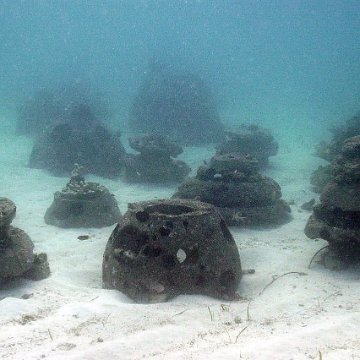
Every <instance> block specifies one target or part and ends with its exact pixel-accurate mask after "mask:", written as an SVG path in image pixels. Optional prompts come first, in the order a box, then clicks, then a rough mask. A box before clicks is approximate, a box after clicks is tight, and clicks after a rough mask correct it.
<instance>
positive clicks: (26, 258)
mask: <svg viewBox="0 0 360 360" xmlns="http://www.w3.org/2000/svg"><path fill="white" fill-rule="evenodd" d="M15 215H16V206H15V204H14V203H13V202H12V201H11V200H9V199H7V198H0V286H1V285H2V284H4V283H5V282H7V281H9V280H12V279H14V278H17V277H24V278H27V279H31V280H42V279H45V278H46V277H48V276H49V275H50V268H49V264H48V262H47V256H46V254H45V253H41V254H34V253H33V249H34V244H33V242H32V241H31V239H30V237H29V236H28V235H27V234H26V233H25V232H24V231H22V230H20V229H18V228H16V227H14V226H12V225H11V223H12V221H13V220H14V218H15Z"/></svg>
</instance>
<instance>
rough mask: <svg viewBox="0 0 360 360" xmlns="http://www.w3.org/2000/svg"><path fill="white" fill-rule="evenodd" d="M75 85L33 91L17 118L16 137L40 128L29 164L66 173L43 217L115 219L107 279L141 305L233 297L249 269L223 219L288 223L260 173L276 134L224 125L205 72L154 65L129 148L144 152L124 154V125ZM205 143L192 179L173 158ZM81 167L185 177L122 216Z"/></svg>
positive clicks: (145, 178)
mask: <svg viewBox="0 0 360 360" xmlns="http://www.w3.org/2000/svg"><path fill="white" fill-rule="evenodd" d="M65 93H66V92H65ZM69 93H71V92H68V93H66V96H63V95H62V93H61V94H60V96H56V93H53V92H42V93H38V94H37V95H36V96H35V97H34V98H32V99H30V100H29V101H28V102H27V103H26V104H25V106H23V108H22V109H21V111H20V114H19V118H18V129H17V132H18V134H27V135H37V137H36V139H35V142H34V146H33V149H32V152H31V155H30V161H29V165H30V167H34V168H41V169H46V170H48V171H49V172H50V173H52V174H53V175H61V176H63V175H70V174H71V178H70V181H69V182H68V183H67V185H66V186H65V188H64V189H62V190H61V191H57V192H55V194H54V200H53V203H52V204H51V205H50V207H49V208H48V209H47V211H46V213H45V216H44V218H45V222H46V223H47V224H50V225H54V226H58V227H62V228H69V227H70V228H74V227H102V226H109V225H112V224H114V223H118V225H117V226H116V228H115V230H114V231H113V233H112V235H111V237H110V239H109V241H108V244H107V246H106V249H105V253H104V257H103V282H104V286H106V287H108V288H116V289H118V290H121V291H122V292H124V293H125V294H127V295H128V296H129V297H131V298H132V299H134V300H135V301H138V302H154V301H164V300H167V299H169V298H172V297H174V296H176V295H179V294H194V293H196V294H205V295H210V296H215V297H218V298H222V299H227V300H234V299H237V297H238V295H237V288H238V285H239V282H240V279H241V276H242V270H241V263H240V256H239V253H238V249H237V246H236V244H235V242H234V239H233V238H232V235H231V233H230V232H229V230H228V228H227V226H228V225H236V226H253V225H277V224H281V223H284V222H285V221H287V220H288V219H289V213H290V208H289V206H288V205H287V204H286V203H285V201H283V200H282V199H281V190H280V186H279V185H278V184H277V183H276V182H275V181H274V180H272V179H270V178H267V177H265V176H263V175H261V174H260V173H259V170H260V168H264V167H265V166H266V165H267V164H268V159H269V157H270V156H273V155H275V154H276V153H277V148H278V146H277V143H276V142H275V140H274V138H273V137H272V135H271V134H270V133H269V132H268V131H267V130H266V129H263V128H260V127H258V126H255V125H250V126H245V125H243V126H241V127H239V128H238V129H236V130H235V131H231V132H225V131H224V127H223V125H222V124H221V122H220V118H219V115H218V113H217V109H216V106H215V101H214V99H213V98H212V96H211V94H210V91H209V89H208V88H207V86H206V85H205V83H204V82H203V81H202V80H201V79H200V78H199V77H198V76H195V75H193V74H186V73H179V72H176V71H173V70H169V69H166V68H163V67H161V66H158V65H157V64H153V66H152V67H151V69H150V71H149V72H148V73H147V76H146V78H145V80H144V82H143V83H142V85H141V87H140V90H139V92H138V94H137V96H136V98H135V99H134V102H133V104H132V108H131V111H130V119H129V125H130V127H131V128H132V129H133V130H134V131H136V132H137V133H138V134H140V135H138V136H133V137H130V138H129V145H130V147H131V148H132V150H134V151H135V152H137V153H133V152H132V153H127V152H126V151H125V149H124V147H123V146H122V144H121V141H120V136H119V133H114V132H112V131H111V130H109V129H108V128H107V127H106V126H105V123H104V120H106V111H104V108H102V109H101V111H98V109H97V106H98V105H99V103H97V102H96V101H92V99H91V97H90V98H89V97H87V96H79V93H77V96H76V97H74V100H73V101H69V99H70V98H69V97H68V94H69ZM169 135H171V138H170V137H169ZM207 143H217V144H218V145H217V147H216V154H215V156H214V157H213V158H212V159H211V160H210V162H209V163H208V164H207V165H205V166H202V167H200V168H199V169H198V172H197V175H196V177H195V178H194V179H188V180H187V179H186V177H187V176H188V174H189V173H190V170H191V169H190V167H189V166H188V165H187V164H186V163H185V162H183V161H181V160H177V159H176V157H177V156H179V155H180V154H181V153H182V152H183V147H182V146H184V145H194V144H195V145H198V144H207ZM86 173H92V174H96V175H99V176H102V177H110V178H115V177H119V178H122V179H123V180H125V181H127V182H134V183H137V182H142V183H181V182H183V184H182V185H180V188H179V190H178V192H177V193H176V194H175V196H174V198H173V199H165V200H158V201H149V202H141V203H135V204H129V209H128V211H127V212H126V214H125V215H124V216H121V214H120V211H119V208H118V205H117V202H116V200H115V197H114V196H113V195H112V194H111V193H110V192H109V191H108V190H107V189H106V188H105V187H104V186H102V185H100V184H98V183H94V182H86V181H85V178H84V174H86ZM176 197H177V198H176ZM180 197H181V198H183V199H179V198H180ZM34 262H35V261H34Z"/></svg>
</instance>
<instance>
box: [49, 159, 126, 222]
mask: <svg viewBox="0 0 360 360" xmlns="http://www.w3.org/2000/svg"><path fill="white" fill-rule="evenodd" d="M82 171H83V169H82V168H81V167H80V166H79V165H78V164H75V167H74V170H73V171H72V174H71V178H70V181H69V182H68V183H67V185H66V187H65V188H64V189H62V190H61V191H57V192H56V193H55V195H54V201H53V203H52V204H51V206H50V207H49V208H48V209H47V211H46V213H45V222H46V223H47V224H49V225H54V226H57V227H61V228H78V227H93V228H101V227H104V226H110V225H112V224H115V223H116V222H117V221H119V219H120V216H121V214H120V210H119V208H118V204H117V201H116V200H115V197H114V195H112V194H111V193H110V192H109V190H108V189H107V188H106V187H105V186H102V185H100V184H98V183H94V182H86V181H85V178H84V177H83V175H82Z"/></svg>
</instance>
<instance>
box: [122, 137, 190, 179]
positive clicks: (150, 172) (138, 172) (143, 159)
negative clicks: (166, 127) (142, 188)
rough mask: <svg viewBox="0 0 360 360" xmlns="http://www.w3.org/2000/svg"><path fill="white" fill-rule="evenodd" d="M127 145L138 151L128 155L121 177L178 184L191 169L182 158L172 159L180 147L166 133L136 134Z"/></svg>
mask: <svg viewBox="0 0 360 360" xmlns="http://www.w3.org/2000/svg"><path fill="white" fill-rule="evenodd" d="M129 144H130V147H131V148H133V149H134V150H136V151H138V152H139V153H140V154H127V157H126V161H125V171H124V173H125V174H124V175H125V176H124V177H125V179H126V181H128V182H143V183H158V184H161V183H176V182H177V183H179V182H181V181H183V180H184V179H185V177H186V176H187V175H188V174H189V172H190V170H191V169H190V167H189V166H188V165H187V164H186V163H185V162H184V161H181V160H176V159H174V158H175V157H176V156H178V155H180V154H181V153H182V152H183V149H182V147H181V146H180V145H178V144H176V143H175V142H173V141H171V140H170V139H169V138H168V137H166V136H163V135H145V136H136V137H132V138H129Z"/></svg>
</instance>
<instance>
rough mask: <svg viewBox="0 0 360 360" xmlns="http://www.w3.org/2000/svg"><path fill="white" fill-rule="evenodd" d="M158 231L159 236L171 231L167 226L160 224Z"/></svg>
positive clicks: (166, 234) (167, 234) (168, 233)
mask: <svg viewBox="0 0 360 360" xmlns="http://www.w3.org/2000/svg"><path fill="white" fill-rule="evenodd" d="M159 233H160V235H161V236H169V235H170V233H171V229H169V228H168V227H165V226H162V227H161V228H160V229H159Z"/></svg>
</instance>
